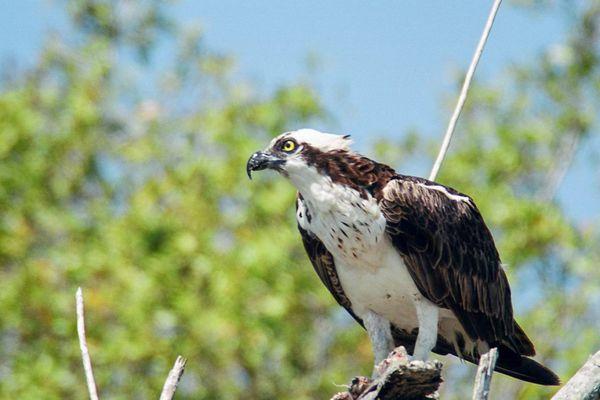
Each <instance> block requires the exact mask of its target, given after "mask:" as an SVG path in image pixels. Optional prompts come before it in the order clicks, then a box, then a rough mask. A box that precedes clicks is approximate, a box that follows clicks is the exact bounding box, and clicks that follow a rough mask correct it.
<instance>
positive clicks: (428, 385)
mask: <svg viewBox="0 0 600 400" xmlns="http://www.w3.org/2000/svg"><path fill="white" fill-rule="evenodd" d="M377 371H378V374H379V377H377V378H375V379H371V378H367V377H364V376H358V377H356V378H354V379H353V380H352V382H351V384H350V387H349V388H348V391H346V392H341V393H338V394H336V395H335V396H333V397H332V399H331V400H374V399H378V400H393V399H406V400H421V399H432V398H436V396H437V389H438V388H439V386H440V383H442V363H440V362H439V361H437V360H434V361H427V362H423V361H409V358H408V354H407V353H406V350H405V349H404V347H402V346H400V347H397V348H396V349H395V350H394V351H393V352H391V353H390V355H389V357H388V358H386V359H385V360H384V361H382V362H381V363H380V364H379V365H378V366H377Z"/></svg>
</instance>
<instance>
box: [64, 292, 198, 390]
mask: <svg viewBox="0 0 600 400" xmlns="http://www.w3.org/2000/svg"><path fill="white" fill-rule="evenodd" d="M75 303H76V311H77V334H78V336H79V347H80V348H81V358H82V360H83V370H84V371H85V379H86V383H87V388H88V392H89V395H90V400H98V390H97V388H96V381H95V380H94V372H93V371H92V360H91V358H90V353H89V351H88V347H87V339H86V337H85V320H84V309H83V291H82V290H81V288H77V292H76V293H75ZM186 362H187V360H186V359H185V358H183V357H181V356H178V357H177V360H175V365H173V368H172V369H171V371H170V372H169V375H168V376H167V380H166V381H165V384H164V386H163V389H162V392H161V394H160V400H173V397H174V396H175V391H176V390H177V384H178V383H179V380H180V379H181V376H182V375H183V371H184V370H185V364H186Z"/></svg>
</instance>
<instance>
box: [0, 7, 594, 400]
mask: <svg viewBox="0 0 600 400" xmlns="http://www.w3.org/2000/svg"><path fill="white" fill-rule="evenodd" d="M121 4H127V5H128V7H132V8H131V9H130V10H128V11H127V10H126V11H127V13H125V14H123V10H121V11H120V12H117V11H115V7H123V5H121ZM68 9H69V11H70V12H71V17H72V21H73V26H72V30H73V34H72V35H68V37H66V38H62V39H56V40H53V41H52V42H49V43H48V45H47V46H46V47H45V49H44V50H43V52H42V53H41V54H40V57H39V60H38V62H37V63H36V65H35V66H34V67H32V68H31V69H30V70H28V71H24V72H23V73H22V74H20V75H19V77H18V78H15V80H13V81H8V82H5V83H4V86H3V89H2V91H1V92H0V310H1V312H0V397H3V398H4V397H6V398H22V399H38V398H45V399H46V398H47V399H53V398H56V399H59V398H61V399H62V398H84V397H85V396H86V390H85V385H84V376H83V371H82V368H81V361H80V357H79V348H78V343H77V337H76V333H75V315H74V293H75V289H76V288H77V286H80V285H81V286H82V287H83V288H84V296H85V300H86V317H87V324H88V340H89V345H90V351H91V354H92V358H93V362H94V368H95V372H96V378H97V381H98V385H99V387H100V393H101V395H102V397H103V398H123V399H126V398H127V399H129V398H152V397H156V396H157V394H158V393H159V391H160V388H161V386H162V383H163V381H164V378H165V377H166V374H167V372H168V370H169V368H170V367H171V365H172V362H173V361H174V359H175V357H176V355H177V354H182V355H184V356H185V357H187V358H188V359H189V362H188V367H187V369H186V372H185V375H184V379H183V381H182V384H181V386H180V389H179V390H178V398H181V399H184V398H223V399H238V398H252V399H261V398H265V399H266V398H280V399H286V398H289V399H303V398H305V399H309V398H326V397H327V396H328V395H330V394H332V393H333V392H335V391H336V390H337V389H336V387H335V386H334V385H333V383H345V382H347V381H348V380H349V379H350V378H351V377H352V376H353V375H355V374H358V373H368V371H369V370H370V365H369V364H370V361H371V353H370V347H369V345H368V342H367V340H366V336H365V335H364V334H363V333H362V331H361V330H360V328H358V327H357V326H356V325H355V324H354V323H352V322H350V321H349V320H348V319H347V318H345V317H342V315H343V311H341V310H340V309H339V307H337V305H334V302H333V301H332V299H331V298H330V296H329V295H328V293H327V292H326V290H325V289H324V288H323V287H322V285H321V284H320V283H319V281H318V278H317V277H316V275H315V274H314V272H313V271H312V268H311V267H310V266H309V263H308V260H307V258H306V256H305V255H304V251H303V249H302V248H301V244H300V241H299V238H298V236H297V233H296V232H295V226H294V219H293V201H294V191H293V189H292V187H291V186H290V185H289V184H287V183H285V182H283V181H282V180H281V179H274V178H273V177H271V176H269V175H259V176H257V181H258V182H253V183H250V182H249V181H248V180H247V178H246V176H245V171H244V164H245V161H246V159H247V157H248V155H249V154H250V153H251V152H253V151H254V150H256V149H257V148H260V147H261V146H264V144H265V143H266V142H267V140H268V138H269V137H270V136H272V135H275V134H277V133H280V132H281V131H284V130H285V129H288V128H293V127H298V126H302V125H310V123H311V121H313V120H314V119H316V118H320V117H322V116H323V113H324V112H323V110H322V107H321V105H320V103H319V100H318V97H317V95H316V94H315V93H314V92H313V91H312V89H311V88H310V87H307V86H304V85H292V86H286V87H281V88H279V89H278V90H276V91H274V92H273V93H271V94H268V95H263V96H258V95H256V94H254V93H253V92H252V89H251V88H249V87H248V86H247V85H245V84H244V83H243V82H239V81H237V80H235V79H234V78H232V76H231V74H230V69H231V65H232V60H231V59H230V58H228V57H225V56H222V55H218V54H214V53H213V52H211V51H209V50H208V49H207V48H206V46H205V45H204V43H203V38H202V37H201V35H199V34H198V33H197V32H195V31H191V32H187V31H183V30H181V29H180V28H179V27H177V26H175V25H174V24H173V23H172V22H171V21H170V20H169V18H168V13H167V10H166V4H165V3H163V2H159V1H142V2H136V3H134V2H125V3H122V2H115V1H91V0H90V1H72V2H68ZM122 15H127V16H128V18H126V19H125V18H123V17H122ZM572 23H573V26H575V27H581V29H573V30H572V31H571V33H570V37H569V38H568V40H567V42H566V43H565V44H564V47H561V51H562V53H560V54H562V55H563V58H561V59H560V60H559V61H560V62H558V61H557V59H556V54H555V53H552V52H550V53H546V54H544V55H542V56H541V58H540V60H538V62H536V63H535V64H534V68H520V69H518V70H515V71H513V72H511V74H509V75H508V77H507V78H506V80H507V81H508V84H504V85H502V86H501V87H496V86H480V87H477V88H475V90H473V92H472V93H471V97H470V100H469V104H468V109H467V110H466V112H465V114H464V115H463V119H462V120H461V124H460V128H459V131H458V132H457V140H456V141H455V143H454V144H453V147H452V149H451V155H450V157H449V158H448V159H447V160H446V162H445V165H444V167H443V168H442V175H441V177H440V181H441V182H443V183H447V184H451V185H452V186H455V187H456V188H458V189H460V190H462V191H464V192H467V193H470V194H472V195H473V197H474V198H475V199H476V201H477V203H478V204H479V206H480V208H481V210H482V212H483V214H484V215H485V216H486V220H487V221H488V223H489V225H490V226H491V227H492V228H493V230H494V233H495V236H496V238H497V240H498V244H499V246H500V249H501V254H502V256H503V260H504V261H505V262H506V263H507V264H508V271H509V274H510V278H511V281H512V282H513V284H514V285H513V286H514V292H515V293H517V295H516V297H517V298H521V299H524V298H527V299H530V298H531V299H532V300H530V301H527V302H525V301H522V302H521V304H517V308H518V319H519V321H520V322H522V324H523V325H524V327H525V330H526V331H527V332H528V333H530V335H531V336H532V337H533V338H534V341H535V342H536V344H537V349H538V352H539V353H540V355H541V356H542V357H543V359H544V360H545V361H546V362H547V363H549V364H550V365H551V366H553V367H555V368H556V369H557V370H558V371H559V372H560V374H561V376H562V377H563V379H565V378H567V377H568V376H570V375H571V374H572V373H573V372H574V371H575V370H576V369H577V368H578V366H579V365H581V364H582V363H583V361H584V360H585V358H586V356H587V354H588V353H590V352H591V351H593V350H595V349H596V348H598V347H600V341H599V338H598V336H597V332H596V329H597V322H596V321H597V320H598V311H597V310H598V309H600V308H599V307H598V304H599V303H600V301H599V300H600V299H599V298H598V293H600V292H599V291H598V289H599V288H598V286H599V283H598V282H600V279H599V278H600V276H599V272H598V268H597V264H598V261H599V260H600V254H599V253H598V249H597V248H596V245H595V244H597V243H598V238H599V235H598V231H597V230H596V228H595V227H594V224H593V223H592V221H590V223H588V224H587V225H586V226H579V225H578V224H576V223H574V222H573V221H571V220H570V219H569V218H568V217H567V216H565V214H564V211H563V210H562V208H561V206H560V204H559V203H558V202H557V201H555V200H554V194H555V192H556V188H557V187H558V186H559V185H560V180H561V179H562V178H561V177H562V174H561V173H562V171H564V170H565V169H566V168H568V165H569V162H570V160H571V159H572V157H573V154H574V152H575V151H576V150H577V149H578V148H580V147H582V146H585V145H586V144H587V143H590V140H592V139H593V138H592V132H593V128H594V127H595V124H596V117H595V114H594V113H593V112H591V110H594V109H595V107H596V106H595V104H597V103H594V102H597V100H598V96H597V91H594V90H592V89H593V88H597V87H598V83H599V82H600V80H599V79H598V77H599V74H598V49H597V47H598V43H597V38H596V33H595V32H596V30H597V23H598V12H597V6H596V3H595V2H592V3H591V5H590V7H589V9H582V10H581V11H580V14H579V15H578V16H577V18H574V20H573V21H572ZM159 38H165V39H164V40H168V42H169V46H171V47H170V48H172V49H173V52H172V53H173V54H175V55H174V56H173V57H172V58H170V59H161V66H162V67H161V70H162V71H163V72H162V73H161V74H157V73H156V71H154V72H153V71H152V69H151V68H150V67H149V65H150V63H151V61H152V60H153V56H154V55H153V50H154V49H155V48H156V45H157V42H158V40H159ZM117 60H118V62H117ZM420 138H421V136H419V135H416V134H411V135H410V136H408V139H407V141H406V142H405V143H406V144H407V145H406V146H404V145H401V146H402V148H401V149H400V148H398V147H397V146H398V145H397V144H394V143H383V142H382V143H380V144H379V146H378V147H377V149H379V151H381V152H382V153H384V154H382V156H383V157H384V158H385V159H386V160H388V161H392V160H394V158H395V157H397V156H398V155H402V157H401V159H402V160H403V161H404V160H405V159H406V157H409V153H411V152H418V151H420V150H423V149H431V148H433V147H434V146H428V145H427V143H424V142H423V140H422V139H420ZM394 148H397V149H398V151H396V152H395V151H394ZM396 164H400V163H398V162H397V163H396ZM400 169H402V168H400ZM274 238H275V240H274ZM534 277H535V278H539V280H538V279H535V280H534V279H532V278H534ZM532 281H533V282H541V283H540V284H538V285H535V287H533V286H532V285H531V284H530V282H532ZM522 293H527V294H526V295H523V294H522ZM572 332H577V334H576V337H577V340H569V341H566V340H565V338H566V337H567V334H569V333H572ZM455 365H456V363H455V362H453V361H451V360H447V366H448V368H447V369H446V372H447V376H448V379H447V381H448V384H446V386H445V395H446V397H452V396H454V397H456V398H463V397H464V393H465V392H468V391H469V390H470V388H471V379H472V373H471V372H472V371H468V372H465V368H464V367H460V366H457V367H455ZM461 378H463V379H464V381H461V380H460V379H461ZM455 379H456V380H455ZM494 379H495V382H496V384H500V385H502V389H499V390H497V391H496V392H497V393H508V394H506V396H507V398H511V396H512V395H514V396H512V397H520V398H528V399H529V398H545V397H546V396H547V395H548V393H549V391H548V390H547V389H540V388H538V387H536V386H533V385H521V384H520V383H518V382H516V381H514V380H509V379H504V378H500V377H499V376H498V377H495V378H494Z"/></svg>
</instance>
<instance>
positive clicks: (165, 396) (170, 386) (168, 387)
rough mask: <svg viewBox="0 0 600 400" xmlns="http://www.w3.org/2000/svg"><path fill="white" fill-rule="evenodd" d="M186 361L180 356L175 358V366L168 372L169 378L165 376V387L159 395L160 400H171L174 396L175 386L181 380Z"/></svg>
mask: <svg viewBox="0 0 600 400" xmlns="http://www.w3.org/2000/svg"><path fill="white" fill-rule="evenodd" d="M186 362H187V360H186V359H185V358H183V357H181V356H177V360H175V365H173V368H172V369H171V372H169V376H167V380H166V381H165V385H164V386H163V390H162V392H161V393H160V400H172V399H173V397H174V396H175V391H176V390H177V384H178V383H179V380H180V379H181V375H183V371H184V369H185V364H186Z"/></svg>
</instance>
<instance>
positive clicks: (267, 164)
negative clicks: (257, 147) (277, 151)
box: [246, 151, 285, 179]
mask: <svg viewBox="0 0 600 400" xmlns="http://www.w3.org/2000/svg"><path fill="white" fill-rule="evenodd" d="M283 163H285V160H282V159H281V158H279V157H277V156H275V155H273V154H271V153H268V152H264V151H257V152H256V153H254V154H252V155H251V156H250V158H249V159H248V162H247V163H246V173H247V174H248V178H250V179H252V171H260V170H263V169H267V168H272V169H278V168H279V167H280V166H281V164H283Z"/></svg>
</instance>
